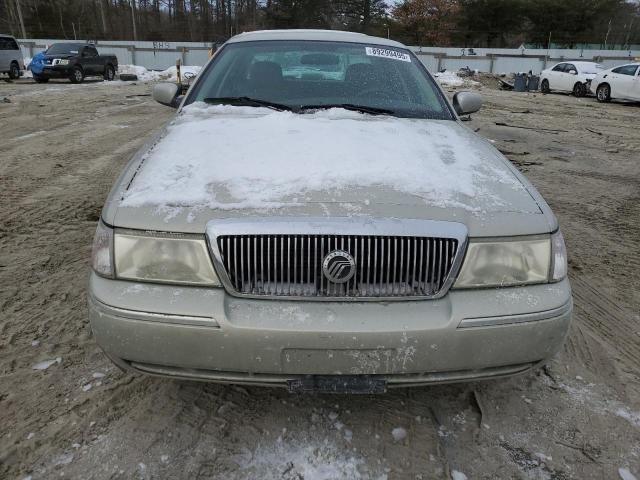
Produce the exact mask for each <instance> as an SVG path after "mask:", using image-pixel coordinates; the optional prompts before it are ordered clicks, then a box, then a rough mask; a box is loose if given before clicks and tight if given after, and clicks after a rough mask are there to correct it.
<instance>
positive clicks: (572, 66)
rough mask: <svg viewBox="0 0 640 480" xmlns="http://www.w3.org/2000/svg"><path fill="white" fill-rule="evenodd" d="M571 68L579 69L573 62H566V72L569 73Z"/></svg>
mask: <svg viewBox="0 0 640 480" xmlns="http://www.w3.org/2000/svg"><path fill="white" fill-rule="evenodd" d="M571 70H574V71H576V72H577V71H578V69H577V68H576V66H575V65H574V64H573V63H565V65H564V72H565V73H569V72H570V71H571Z"/></svg>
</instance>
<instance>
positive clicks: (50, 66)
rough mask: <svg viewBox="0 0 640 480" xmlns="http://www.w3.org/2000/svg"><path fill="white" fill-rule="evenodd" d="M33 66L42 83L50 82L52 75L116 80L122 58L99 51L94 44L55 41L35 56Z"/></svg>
mask: <svg viewBox="0 0 640 480" xmlns="http://www.w3.org/2000/svg"><path fill="white" fill-rule="evenodd" d="M30 69H31V72H32V74H33V79H34V80H35V81H36V82H38V83H45V82H48V81H49V79H50V78H68V79H69V80H71V82H72V83H82V81H83V80H84V79H85V77H91V76H100V77H103V78H104V79H105V80H113V79H114V78H115V77H116V71H117V70H118V58H117V57H116V56H115V55H98V50H96V47H95V46H94V45H91V44H85V43H54V44H53V45H51V46H50V47H49V48H48V49H47V50H46V51H45V52H43V53H39V54H37V55H35V56H34V57H33V59H32V60H31V65H30Z"/></svg>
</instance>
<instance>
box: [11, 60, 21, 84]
mask: <svg viewBox="0 0 640 480" xmlns="http://www.w3.org/2000/svg"><path fill="white" fill-rule="evenodd" d="M9 78H10V79H11V80H17V79H19V78H20V66H19V65H18V64H17V63H16V62H13V63H12V64H11V67H9Z"/></svg>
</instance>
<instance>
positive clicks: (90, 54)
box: [86, 47, 98, 57]
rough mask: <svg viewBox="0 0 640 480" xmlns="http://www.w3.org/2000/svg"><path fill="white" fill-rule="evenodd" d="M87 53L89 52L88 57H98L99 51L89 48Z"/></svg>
mask: <svg viewBox="0 0 640 480" xmlns="http://www.w3.org/2000/svg"><path fill="white" fill-rule="evenodd" d="M86 52H87V56H88V57H97V56H98V51H97V50H96V49H95V48H93V47H87V48H86Z"/></svg>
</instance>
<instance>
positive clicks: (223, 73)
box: [185, 41, 453, 120]
mask: <svg viewBox="0 0 640 480" xmlns="http://www.w3.org/2000/svg"><path fill="white" fill-rule="evenodd" d="M238 98H242V99H245V100H246V99H252V100H262V101H267V102H272V103H274V104H278V105H280V106H285V107H288V108H290V109H292V110H293V111H306V110H307V109H309V108H312V107H313V108H328V107H331V106H342V105H345V106H348V107H349V108H351V109H354V107H364V109H363V110H362V111H367V113H376V112H377V113H384V114H391V115H395V116H398V117H410V118H433V119H445V120H452V119H453V116H452V114H451V112H450V110H449V108H448V107H447V104H446V102H445V99H444V98H443V95H442V94H441V92H440V90H439V89H438V87H437V86H436V84H435V82H434V81H433V79H431V77H430V76H429V75H428V74H427V73H426V70H425V69H424V67H423V66H422V64H420V62H419V61H418V60H417V59H416V58H415V57H414V56H413V55H410V54H409V51H408V50H404V49H398V48H383V47H379V46H375V45H366V44H357V43H346V42H321V41H262V42H242V43H232V44H229V45H227V46H225V47H224V48H223V49H222V50H221V51H220V52H218V54H217V55H216V59H215V61H214V62H212V63H211V64H210V65H209V67H208V68H207V69H206V70H205V71H204V72H202V73H201V78H200V80H199V82H198V83H197V84H196V86H195V88H194V90H193V91H192V92H191V93H190V94H189V97H188V98H187V101H186V102H185V104H190V103H193V102H197V101H208V102H215V101H216V100H217V99H219V102H220V103H224V102H226V101H228V102H230V101H231V99H238ZM256 105H257V104H256Z"/></svg>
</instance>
